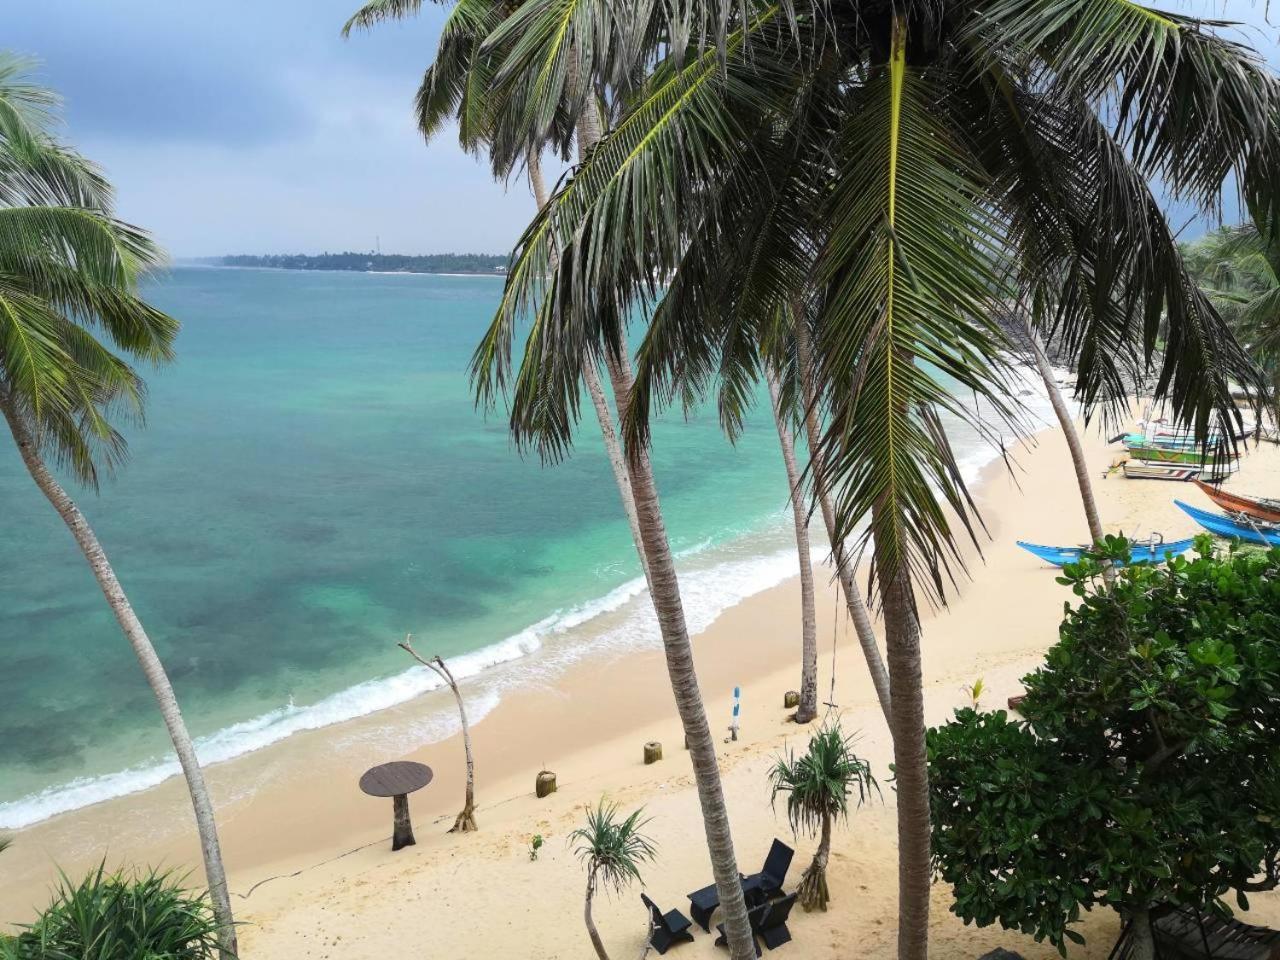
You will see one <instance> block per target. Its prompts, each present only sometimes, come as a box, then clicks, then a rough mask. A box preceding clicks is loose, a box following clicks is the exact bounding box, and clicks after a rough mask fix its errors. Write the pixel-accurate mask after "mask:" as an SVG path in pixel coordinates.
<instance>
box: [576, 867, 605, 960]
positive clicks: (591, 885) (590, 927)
mask: <svg viewBox="0 0 1280 960" xmlns="http://www.w3.org/2000/svg"><path fill="white" fill-rule="evenodd" d="M595 895H596V871H595V868H592V869H591V870H590V871H589V872H588V873H587V898H586V903H585V904H584V905H583V908H582V916H583V919H584V920H585V921H586V923H587V936H589V937H590V938H591V945H592V946H593V947H595V948H596V956H597V957H599V958H600V960H609V954H608V953H607V952H605V949H604V941H603V940H601V939H600V931H599V930H597V929H596V921H595V919H594V918H593V917H592V916H591V901H592V900H593V899H595Z"/></svg>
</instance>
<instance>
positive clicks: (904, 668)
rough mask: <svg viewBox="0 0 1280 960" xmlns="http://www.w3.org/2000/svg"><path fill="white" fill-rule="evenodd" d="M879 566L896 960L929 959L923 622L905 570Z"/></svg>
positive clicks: (927, 810) (929, 875)
mask: <svg viewBox="0 0 1280 960" xmlns="http://www.w3.org/2000/svg"><path fill="white" fill-rule="evenodd" d="M898 566H899V568H898V569H897V570H893V571H890V570H889V569H888V567H887V565H886V564H884V563H877V567H878V569H879V577H880V591H881V594H882V596H883V609H884V627H885V640H886V646H887V648H888V654H889V655H888V661H889V682H890V684H891V685H892V690H893V711H892V716H891V718H890V721H889V732H890V735H891V736H892V738H893V764H894V766H893V771H894V785H895V787H896V790H897V794H898V960H926V958H927V957H928V955H929V885H930V881H931V871H930V865H929V844H930V823H929V768H928V766H927V764H926V761H925V741H924V688H923V680H922V676H921V660H920V620H919V617H918V615H917V613H916V607H915V600H914V597H913V596H912V590H911V575H910V571H909V570H908V568H907V567H906V565H905V564H899V565H898Z"/></svg>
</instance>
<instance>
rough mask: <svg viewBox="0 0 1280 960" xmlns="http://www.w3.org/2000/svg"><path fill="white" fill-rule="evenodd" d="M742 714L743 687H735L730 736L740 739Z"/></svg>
mask: <svg viewBox="0 0 1280 960" xmlns="http://www.w3.org/2000/svg"><path fill="white" fill-rule="evenodd" d="M741 715H742V688H741V687H734V688H733V722H732V723H730V724H729V736H730V737H732V738H733V739H734V740H737V739H738V717H739V716H741Z"/></svg>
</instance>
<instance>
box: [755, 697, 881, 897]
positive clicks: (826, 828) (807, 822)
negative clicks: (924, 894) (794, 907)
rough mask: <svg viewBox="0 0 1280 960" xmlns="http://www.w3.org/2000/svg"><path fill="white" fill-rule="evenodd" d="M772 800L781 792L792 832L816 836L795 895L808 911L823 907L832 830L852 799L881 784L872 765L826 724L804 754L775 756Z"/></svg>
mask: <svg viewBox="0 0 1280 960" xmlns="http://www.w3.org/2000/svg"><path fill="white" fill-rule="evenodd" d="M769 786H770V789H771V793H772V801H773V802H774V803H777V800H778V796H779V795H780V794H785V796H786V806H787V821H788V822H789V823H790V824H791V829H792V831H793V832H795V833H807V834H809V835H810V836H813V835H814V834H817V836H818V838H819V839H818V849H817V850H816V851H815V852H814V855H813V862H812V863H810V864H809V866H808V867H807V868H806V869H805V871H804V875H803V876H802V877H801V878H800V885H799V886H798V887H797V888H796V893H797V894H798V895H799V898H800V905H801V906H802V907H804V909H805V910H806V911H809V910H813V909H814V908H817V909H819V910H826V909H827V903H828V902H829V901H830V899H831V895H830V891H829V890H828V888H827V861H828V860H829V858H830V856H831V828H832V827H833V826H834V825H835V822H836V821H837V820H848V819H849V804H850V800H856V805H857V806H859V807H860V806H862V804H863V803H865V802H866V799H867V796H868V795H869V794H870V793H871V791H872V790H875V791H876V792H877V793H878V792H879V790H880V787H879V784H877V783H876V781H875V778H873V777H872V776H871V765H870V764H868V763H867V761H865V760H863V759H861V758H860V757H859V756H858V755H857V754H856V753H854V752H853V738H852V737H846V736H845V735H844V731H842V730H841V729H840V724H839V722H833V723H830V724H825V725H824V726H823V727H822V728H821V729H820V730H818V731H817V732H816V733H815V734H814V735H813V736H812V737H811V738H810V739H809V749H808V750H807V751H806V752H805V753H804V755H803V756H800V757H797V756H795V754H793V753H788V754H787V755H786V756H782V757H779V758H778V760H777V762H776V763H775V764H774V765H773V768H772V769H771V770H770V771H769Z"/></svg>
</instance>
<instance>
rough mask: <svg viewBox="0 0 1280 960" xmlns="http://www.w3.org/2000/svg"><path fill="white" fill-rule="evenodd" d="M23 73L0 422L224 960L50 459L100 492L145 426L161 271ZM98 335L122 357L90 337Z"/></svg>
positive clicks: (162, 686)
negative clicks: (72, 583)
mask: <svg viewBox="0 0 1280 960" xmlns="http://www.w3.org/2000/svg"><path fill="white" fill-rule="evenodd" d="M31 66H32V64H31V62H30V61H26V60H23V59H20V58H16V57H14V56H12V55H9V54H3V55H0V415H3V417H4V420H5V423H7V424H8V427H9V431H10V433H12V435H13V439H14V442H15V443H16V444H17V447H18V453H19V455H20V456H21V458H22V462H23V464H24V465H25V466H26V468H27V472H28V473H30V474H31V478H32V479H33V480H34V481H35V483H36V486H37V487H39V488H40V491H41V493H43V494H44V495H45V497H46V498H47V499H48V501H49V503H50V504H51V505H52V506H53V508H54V510H56V511H57V513H58V516H60V517H61V518H62V521H63V522H64V523H65V524H66V526H67V529H68V530H69V531H70V532H71V535H72V537H73V538H74V539H75V541H76V544H77V545H78V546H79V547H80V550H81V552H82V553H83V554H84V557H85V560H86V561H87V562H88V564H89V567H90V569H91V570H92V571H93V575H94V577H95V578H96V579H97V581H98V586H99V587H101V589H102V592H103V594H104V595H105V596H106V599H107V603H108V604H109V605H110V607H111V611H112V613H113V614H114V615H115V618H116V621H117V622H118V623H119V625H120V629H121V630H122V631H123V632H124V635H125V638H126V639H127V640H128V641H129V645H130V646H131V647H132V648H133V652H134V655H135V656H136V657H137V658H138V662H139V664H140V665H141V667H142V672H143V674H144V675H145V676H146V678H147V682H148V683H149V684H150V685H151V690H152V692H153V693H154V694H155V697H156V702H157V703H158V704H159V707H160V713H161V716H162V717H163V718H164V723H165V727H166V728H167V729H168V731H169V737H170V739H171V740H172V741H173V747H174V750H175V751H176V753H177V755H178V762H179V763H180V764H181V766H182V772H183V774H184V776H185V777H186V781H187V789H188V791H189V792H190V794H191V805H192V807H193V808H194V810H195V817H196V825H197V828H198V829H199V832H200V845H201V849H202V852H203V855H204V864H205V874H206V877H207V879H208V882H209V895H210V897H211V899H212V901H213V908H214V913H215V917H216V919H217V921H218V924H219V929H220V934H219V943H220V945H221V951H222V955H223V956H224V957H226V958H231V957H233V956H234V955H235V953H236V935H235V927H234V925H233V920H232V915H231V903H230V899H229V897H228V893H227V880H226V873H225V871H224V869H223V865H222V854H221V851H220V849H219V846H218V833H217V828H216V825H215V823H214V815H213V803H212V801H211V800H210V798H209V792H208V789H207V788H206V786H205V782H204V775H203V773H202V771H201V769H200V763H199V761H198V760H197V758H196V753H195V748H194V747H193V745H192V742H191V736H190V734H189V733H188V732H187V728H186V724H185V723H184V722H183V719H182V714H181V712H180V711H179V709H178V702H177V699H176V698H175V696H174V692H173V687H172V686H171V685H170V683H169V678H168V676H167V675H166V674H165V671H164V666H163V665H162V664H161V662H160V658H159V657H158V656H157V655H156V651H155V648H154V647H153V646H152V644H151V640H150V638H149V637H148V636H147V633H146V631H145V630H144V629H143V626H142V623H141V621H139V619H138V617H137V614H136V613H135V612H134V610H133V607H132V606H131V605H130V603H129V599H128V597H127V596H126V595H125V592H124V588H123V587H122V586H121V584H120V581H119V580H118V579H117V577H116V575H115V571H114V570H112V568H111V564H110V562H109V561H108V559H107V555H106V552H105V551H104V550H103V548H102V545H101V544H100V543H99V542H98V538H97V537H96V536H95V535H94V532H93V530H92V528H91V527H90V526H89V523H88V521H87V520H86V519H85V517H84V514H82V513H81V512H80V509H79V508H78V507H77V506H76V505H75V503H74V502H73V501H72V499H71V497H70V496H69V495H68V494H67V492H66V490H65V489H64V488H63V486H62V484H61V483H60V482H59V481H58V479H57V478H56V477H55V476H54V474H53V472H52V471H51V470H50V469H49V466H48V464H47V463H46V459H47V458H50V457H52V458H53V460H54V462H55V463H56V464H58V465H59V466H61V467H63V468H64V469H65V470H66V471H68V472H69V473H70V474H71V475H72V476H73V477H74V478H75V479H77V480H78V481H80V482H81V483H84V484H86V485H87V486H89V487H91V488H94V489H96V487H97V483H98V478H99V473H100V471H111V470H113V469H114V468H115V467H116V466H118V465H119V464H120V463H121V462H122V461H123V459H124V456H125V452H126V447H125V441H124V438H123V437H122V436H121V435H120V434H119V433H118V432H117V430H116V428H115V427H114V426H113V425H112V422H111V421H112V418H113V417H114V416H115V415H119V416H121V417H124V418H126V419H127V418H130V417H133V418H135V419H138V418H140V417H141V414H142V408H143V393H144V387H143V383H142V380H141V378H140V377H139V376H138V374H137V372H136V371H135V370H134V369H133V368H132V367H131V366H130V365H129V363H128V361H127V360H126V359H125V357H134V358H137V359H140V360H143V361H147V362H151V363H162V362H165V361H167V360H169V359H171V357H172V344H173V338H174V336H175V334H176V333H177V329H178V325H177V322H176V321H174V320H173V319H172V318H171V317H169V316H166V315H165V314H164V313H161V312H160V311H159V310H156V309H155V308H154V307H152V306H150V305H149V304H147V303H146V301H144V300H143V299H141V298H140V297H139V296H138V293H137V278H138V276H139V274H140V273H141V272H142V271H143V270H146V269H147V268H149V267H152V266H155V265H157V264H158V263H160V262H161V259H162V255H161V253H160V251H159V250H158V249H157V248H156V247H155V245H154V244H153V243H152V241H151V239H150V238H149V237H148V236H147V234H146V233H144V232H143V231H141V230H139V229H137V228H136V227H133V226H130V225H129V224H126V223H123V222H122V221H120V220H118V219H116V217H115V216H114V214H113V212H112V202H113V198H112V192H111V187H110V185H109V184H108V183H107V182H106V180H105V179H103V177H102V175H101V174H100V173H99V172H98V170H97V168H96V167H94V166H93V165H92V164H90V163H88V162H87V161H85V160H84V159H83V158H81V157H80V156H79V155H77V154H76V153H74V152H73V151H71V150H69V149H67V148H66V147H64V146H62V145H61V144H59V143H58V142H57V141H56V140H55V139H54V138H53V136H52V135H51V133H50V130H51V127H52V124H53V120H54V111H55V109H56V107H57V104H58V101H57V98H56V97H55V96H54V94H52V93H51V92H50V91H48V90H46V89H44V88H42V87H39V86H37V85H35V84H33V83H32V82H31V81H30V80H29V79H28V71H29V70H30V68H31ZM97 330H101V331H103V332H104V333H105V334H106V335H107V337H108V338H109V340H110V342H111V343H112V344H113V345H114V346H115V347H116V348H117V349H118V350H119V351H120V352H119V353H116V352H113V350H112V348H111V347H110V346H108V345H107V344H106V343H104V342H103V340H100V339H98V338H97V337H96V336H95V332H96V331H97Z"/></svg>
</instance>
